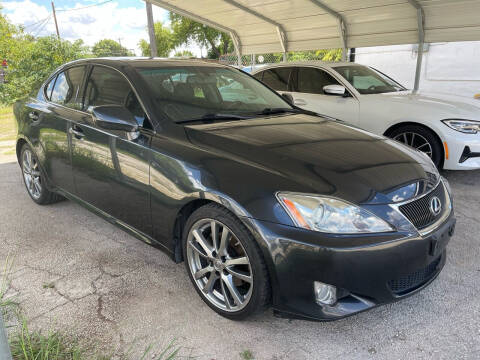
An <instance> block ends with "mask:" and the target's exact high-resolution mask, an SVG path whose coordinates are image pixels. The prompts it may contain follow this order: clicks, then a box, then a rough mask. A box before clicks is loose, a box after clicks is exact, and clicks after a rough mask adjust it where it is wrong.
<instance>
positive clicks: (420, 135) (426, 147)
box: [388, 125, 443, 168]
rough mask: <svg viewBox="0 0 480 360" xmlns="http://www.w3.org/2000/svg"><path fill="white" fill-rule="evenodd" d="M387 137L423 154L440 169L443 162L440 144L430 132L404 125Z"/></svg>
mask: <svg viewBox="0 0 480 360" xmlns="http://www.w3.org/2000/svg"><path fill="white" fill-rule="evenodd" d="M388 136H389V137H391V138H392V139H393V140H397V141H399V142H401V143H404V144H405V145H408V146H411V147H413V148H415V149H417V150H420V151H422V152H424V153H425V154H427V155H428V156H429V157H430V158H431V159H432V161H433V163H434V164H435V166H436V167H437V168H440V167H441V165H442V160H443V149H442V144H441V142H440V141H439V140H438V139H437V137H436V136H435V134H434V133H433V132H432V131H431V130H429V129H427V128H424V127H423V126H418V125H405V126H402V127H399V128H397V129H395V130H393V131H392V132H390V133H389V134H388Z"/></svg>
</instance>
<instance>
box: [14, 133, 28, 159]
mask: <svg viewBox="0 0 480 360" xmlns="http://www.w3.org/2000/svg"><path fill="white" fill-rule="evenodd" d="M25 144H28V141H27V140H25V139H24V138H19V139H18V140H17V145H16V149H15V151H16V154H17V161H18V163H19V164H20V156H21V155H22V154H21V153H22V147H23V145H25Z"/></svg>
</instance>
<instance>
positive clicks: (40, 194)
mask: <svg viewBox="0 0 480 360" xmlns="http://www.w3.org/2000/svg"><path fill="white" fill-rule="evenodd" d="M20 165H21V167H22V173H23V182H24V184H25V187H26V188H27V192H28V195H30V197H31V198H32V200H33V201H35V202H36V203H37V204H39V205H46V204H51V203H54V202H57V201H60V200H62V199H63V197H61V196H60V195H58V194H56V193H53V192H51V191H49V190H48V189H47V188H46V186H45V177H44V175H43V172H42V170H41V169H40V165H39V163H38V159H37V157H36V156H35V154H34V153H33V151H32V149H31V148H30V146H29V145H28V144H24V145H23V147H22V151H21V155H20Z"/></svg>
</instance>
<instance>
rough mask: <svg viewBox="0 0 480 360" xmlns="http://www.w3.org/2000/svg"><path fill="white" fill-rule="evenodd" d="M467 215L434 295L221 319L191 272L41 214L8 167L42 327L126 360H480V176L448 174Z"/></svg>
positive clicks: (1, 232) (7, 184) (3, 251)
mask: <svg viewBox="0 0 480 360" xmlns="http://www.w3.org/2000/svg"><path fill="white" fill-rule="evenodd" d="M444 176H446V177H447V178H448V179H449V181H450V184H451V186H452V188H453V193H454V198H455V201H454V207H455V211H456V215H457V221H458V222H457V227H456V233H455V236H454V237H453V238H452V240H451V242H450V245H449V248H448V258H447V263H446V266H445V268H444V270H443V271H442V273H441V274H440V275H439V277H438V278H437V279H436V280H435V281H434V282H433V283H432V284H431V285H430V286H429V287H427V288H426V289H425V290H424V291H421V292H419V293H418V294H415V295H413V296H411V297H409V298H407V299H404V300H402V301H400V302H397V303H395V304H390V305H385V306H381V307H378V308H375V309H373V310H371V311H368V312H365V313H362V314H359V315H356V316H353V317H350V318H346V319H343V320H339V321H335V322H328V323H322V322H308V321H301V320H288V319H279V318H276V317H274V316H273V314H272V311H267V312H265V313H263V314H261V315H258V316H256V317H254V318H252V319H249V320H247V321H243V322H233V321H230V320H227V319H224V318H222V317H220V316H219V315H216V314H215V313H214V312H213V311H212V310H210V308H208V307H207V306H206V305H205V304H204V303H203V302H202V300H201V299H200V298H199V297H198V295H197V294H196V292H195V290H194V288H193V286H192V284H191V283H190V281H189V279H188V276H187V273H186V271H185V267H184V264H175V263H173V262H172V261H171V260H170V258H169V257H168V256H167V255H165V254H164V253H162V252H161V251H159V250H157V249H155V248H153V247H150V246H149V245H147V244H144V243H142V242H141V241H140V240H137V239H136V238H133V237H131V236H130V235H128V234H127V233H125V232H123V231H122V230H120V229H118V228H116V227H115V226H113V225H111V224H109V223H108V222H106V221H105V220H103V219H101V218H99V217H97V216H96V215H94V214H92V213H90V212H88V211H87V210H86V209H84V208H82V207H81V206H79V205H77V204H74V203H72V202H70V201H64V202H61V203H57V204H54V205H49V206H38V205H35V204H34V203H33V202H32V201H31V200H30V198H29V197H28V195H27V193H26V191H25V189H24V186H23V183H22V180H21V172H20V169H19V167H18V165H17V164H16V163H12V162H10V163H4V164H0V264H3V262H4V259H5V258H6V256H7V255H8V254H10V255H11V256H14V266H13V270H12V274H11V278H12V289H11V290H10V291H11V292H12V293H15V294H16V296H17V298H18V300H19V301H20V304H21V307H22V309H23V311H24V313H25V314H26V316H27V318H28V319H29V320H30V324H31V327H33V328H37V329H44V331H48V330H51V329H59V330H61V331H62V332H64V333H68V334H72V335H73V336H75V337H78V338H79V339H81V340H82V341H83V342H84V343H86V344H88V345H91V346H98V347H99V349H101V350H103V351H105V352H113V353H115V354H116V355H117V357H118V358H131V359H138V358H139V357H140V355H141V354H142V353H143V350H144V349H145V348H146V347H147V346H148V345H150V344H152V345H153V346H154V348H156V349H161V348H162V347H164V346H166V345H167V344H168V343H169V342H170V341H171V340H172V339H176V343H177V344H178V345H180V346H181V347H182V349H181V352H180V354H181V355H182V356H185V357H189V356H192V357H194V358H196V359H241V356H240V352H243V351H245V350H249V351H251V353H252V354H253V356H254V358H255V359H271V360H273V359H276V360H279V359H295V360H301V359H331V358H342V359H479V358H480V296H479V291H480V260H479V259H480V246H479V242H480V239H479V234H480V171H472V172H446V173H444Z"/></svg>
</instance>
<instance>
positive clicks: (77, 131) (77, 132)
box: [70, 125, 85, 140]
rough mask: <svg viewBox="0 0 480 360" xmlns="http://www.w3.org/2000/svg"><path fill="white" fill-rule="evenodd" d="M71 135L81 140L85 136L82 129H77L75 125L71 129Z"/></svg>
mask: <svg viewBox="0 0 480 360" xmlns="http://www.w3.org/2000/svg"><path fill="white" fill-rule="evenodd" d="M70 134H72V135H73V136H75V137H76V138H77V139H79V140H80V139H81V138H83V137H84V136H85V134H84V133H83V131H82V129H80V128H79V127H77V126H75V125H73V126H72V127H71V128H70Z"/></svg>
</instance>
